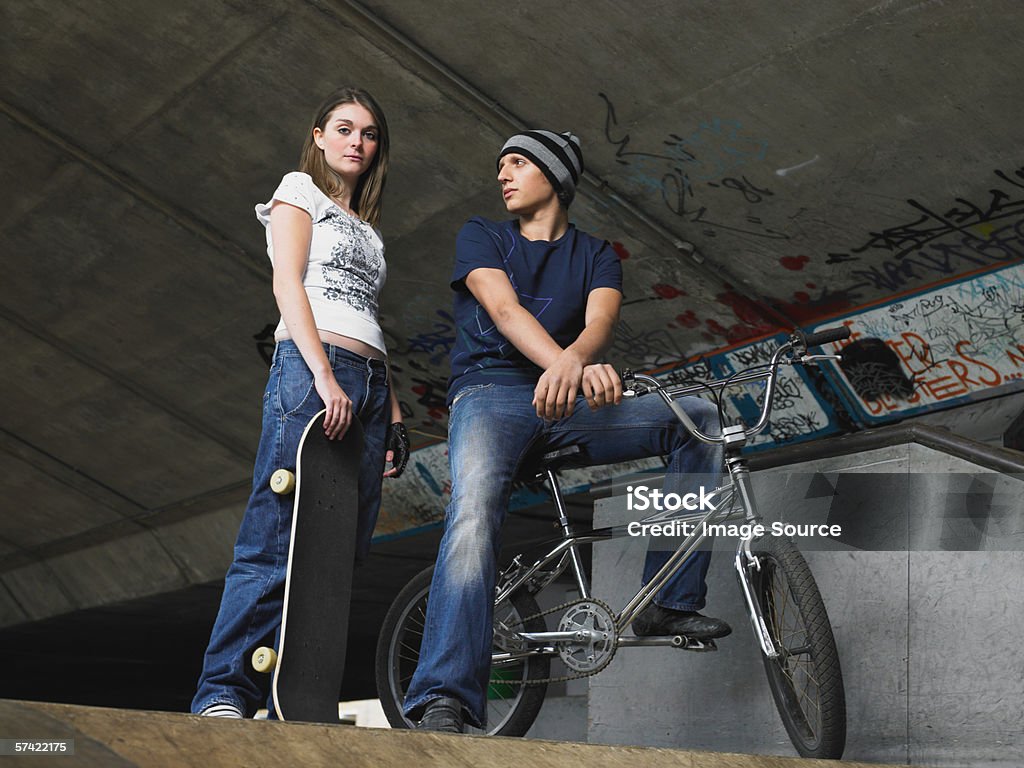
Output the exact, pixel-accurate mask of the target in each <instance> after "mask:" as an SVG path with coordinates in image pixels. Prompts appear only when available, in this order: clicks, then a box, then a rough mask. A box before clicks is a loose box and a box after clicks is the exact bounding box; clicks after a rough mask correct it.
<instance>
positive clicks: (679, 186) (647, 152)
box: [598, 93, 789, 240]
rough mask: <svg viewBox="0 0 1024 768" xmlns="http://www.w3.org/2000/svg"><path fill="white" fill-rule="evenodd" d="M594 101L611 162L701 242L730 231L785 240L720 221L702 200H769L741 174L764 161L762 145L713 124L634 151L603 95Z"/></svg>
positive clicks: (735, 127)
mask: <svg viewBox="0 0 1024 768" xmlns="http://www.w3.org/2000/svg"><path fill="white" fill-rule="evenodd" d="M598 96H599V97H600V99H601V100H602V101H603V102H604V105H605V120H604V136H605V140H606V141H607V142H608V143H609V144H611V145H612V146H614V147H615V161H616V162H617V163H619V164H621V165H627V166H629V167H630V179H631V180H632V181H633V183H635V184H637V185H638V186H640V187H641V188H644V189H647V190H649V191H653V192H655V193H656V194H658V195H660V197H661V199H662V202H663V203H664V204H665V207H666V208H668V210H669V211H671V212H672V213H673V214H675V215H676V216H678V217H680V218H682V219H685V220H686V221H687V222H689V223H691V224H695V225H698V226H700V227H701V228H702V230H701V231H702V232H703V233H704V235H705V236H706V237H716V236H717V235H718V233H719V232H720V231H729V232H736V233H739V234H743V235H747V236H753V237H758V238H764V239H768V240H788V239H789V235H787V234H785V233H783V232H780V231H778V230H776V229H773V228H772V227H771V226H770V225H769V224H766V223H765V222H764V221H762V219H761V218H760V217H758V216H754V215H747V216H746V217H745V218H744V220H743V221H723V220H719V219H718V218H717V217H716V216H715V214H714V213H713V212H712V211H711V210H710V208H709V205H710V203H708V202H707V200H706V199H705V198H706V196H707V195H708V194H710V193H709V190H712V191H716V192H721V193H723V194H730V195H740V196H742V198H743V200H744V201H745V202H746V203H748V204H750V205H756V204H758V203H761V202H764V201H765V200H767V199H769V198H771V197H772V196H773V195H774V192H772V190H771V189H770V188H768V186H767V185H766V184H764V183H763V182H760V181H759V180H757V179H756V178H755V179H751V178H749V177H748V173H747V171H746V170H745V167H746V166H747V165H752V164H755V163H757V162H759V161H761V160H763V159H764V158H765V156H766V154H767V152H768V143H767V142H766V141H765V140H763V139H761V138H758V137H756V136H752V135H750V134H749V133H747V131H746V130H745V128H744V127H743V125H742V124H741V123H740V122H739V121H737V120H728V119H720V118H713V119H711V120H707V121H705V122H702V123H701V124H700V125H699V126H698V127H697V129H696V130H695V131H692V132H690V133H688V134H685V135H684V134H678V133H668V134H666V135H665V136H664V137H662V139H661V140H660V142H659V144H658V145H657V146H656V147H654V148H649V147H639V146H637V145H636V143H635V142H634V141H633V136H632V134H630V133H629V132H628V131H624V130H623V129H622V128H621V127H620V126H619V120H618V117H617V115H616V112H615V105H614V104H613V103H612V100H611V99H610V98H609V97H608V96H607V95H606V94H604V93H599V94H598ZM702 201H703V202H702Z"/></svg>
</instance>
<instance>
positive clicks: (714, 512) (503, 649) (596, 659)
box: [376, 327, 850, 758]
mask: <svg viewBox="0 0 1024 768" xmlns="http://www.w3.org/2000/svg"><path fill="white" fill-rule="evenodd" d="M849 335H850V332H849V328H846V327H843V328H834V329H828V330H823V331H821V332H819V333H815V334H810V335H807V334H804V333H803V332H802V331H797V332H795V333H794V334H793V335H792V336H791V337H790V338H789V339H788V340H787V341H786V342H784V343H783V344H781V345H780V346H779V347H778V348H777V349H776V350H775V351H774V353H773V354H772V356H771V358H770V360H769V362H767V363H765V364H762V365H757V366H753V367H750V368H747V369H745V370H742V371H740V372H738V373H736V374H733V375H732V376H730V377H728V378H725V379H716V380H712V381H707V382H700V383H697V384H688V385H681V386H666V385H664V384H662V383H661V382H660V381H659V380H658V379H656V378H654V377H652V376H648V375H645V374H633V373H630V372H628V371H627V372H626V373H625V374H624V376H623V383H624V385H625V386H626V387H627V393H628V396H631V397H641V396H659V397H661V399H662V400H664V402H665V404H666V406H667V407H669V408H671V409H672V411H673V413H674V414H675V415H676V417H677V418H678V419H679V421H680V422H681V423H682V424H683V426H684V427H685V428H686V429H687V430H688V431H689V432H690V434H691V435H692V436H693V437H694V438H695V439H697V440H700V441H702V442H705V443H718V444H721V445H722V446H723V449H724V451H723V452H724V457H725V469H726V470H727V473H728V479H727V480H726V482H725V483H724V484H723V485H722V486H721V487H719V488H716V489H715V490H714V491H712V492H711V493H710V494H708V498H709V499H713V500H714V503H713V504H709V505H707V506H710V507H713V508H712V509H710V510H709V511H707V512H705V511H704V510H703V509H702V510H699V511H696V512H691V511H688V510H685V509H680V510H678V511H674V512H668V513H666V512H659V513H658V514H656V515H653V516H651V517H648V518H646V519H644V520H642V521H639V522H640V523H641V524H644V523H655V522H656V523H659V524H665V523H675V524H676V525H678V526H680V528H681V530H684V531H690V533H689V535H688V536H686V538H685V539H684V540H683V541H682V542H681V543H680V544H679V546H678V547H677V548H676V550H675V551H674V552H673V554H672V556H671V557H670V558H669V560H668V561H667V562H666V563H665V565H664V566H663V567H662V568H661V570H660V571H659V572H658V573H657V574H656V575H655V576H654V577H653V578H652V579H651V580H650V581H649V582H648V583H647V584H645V585H643V586H642V587H641V588H640V589H639V591H637V593H636V594H635V595H634V596H633V597H632V598H631V599H630V600H629V601H628V602H627V603H626V605H625V606H623V607H622V608H621V609H620V610H619V611H617V612H616V611H614V610H613V609H612V608H610V607H609V606H608V605H607V604H605V603H604V602H602V601H601V600H599V599H597V598H596V597H594V596H593V595H592V594H591V591H590V585H589V583H588V578H587V575H586V573H585V570H584V565H583V559H582V556H581V553H580V547H581V546H584V545H588V544H594V543H597V542H600V541H603V540H608V539H612V538H616V537H622V536H626V535H629V530H628V529H629V526H627V525H618V526H611V527H605V528H599V529H591V530H587V531H582V532H575V531H574V530H573V529H572V527H571V525H570V523H569V520H568V516H567V512H566V506H565V502H564V499H563V498H562V492H561V489H560V487H559V484H558V475H557V471H558V469H559V467H563V466H567V465H571V464H572V459H573V454H574V453H576V452H578V451H577V450H574V449H572V448H568V449H562V450H559V451H554V452H551V453H548V454H545V455H543V456H542V457H540V460H539V463H535V464H534V465H533V470H532V471H533V472H534V473H535V477H536V478H537V479H542V480H546V482H547V483H548V485H549V487H550V491H551V495H552V499H553V501H554V506H555V513H556V515H557V518H558V525H559V527H560V529H561V536H560V538H559V540H558V542H557V544H556V545H555V546H553V547H552V548H551V549H550V551H548V552H547V554H545V555H543V556H542V557H540V558H539V559H538V560H537V561H536V562H534V563H533V564H532V565H526V564H525V563H524V562H523V557H522V555H518V556H516V557H515V558H513V560H512V562H511V563H510V564H509V565H508V566H507V567H506V568H505V569H504V570H503V571H501V572H500V574H499V576H498V579H497V584H496V586H495V598H494V604H495V608H494V635H493V637H494V639H493V644H492V654H491V679H490V684H489V688H488V719H487V723H488V725H487V729H486V730H485V731H483V732H485V733H489V734H495V735H503V736H521V735H523V734H524V733H526V731H527V730H528V729H529V728H530V726H531V725H532V724H533V722H534V720H535V719H536V717H537V714H538V713H539V712H540V708H541V705H542V704H543V702H544V697H545V695H546V692H547V685H548V683H550V682H554V681H561V680H568V679H573V678H576V677H585V676H589V675H594V674H597V673H598V672H600V671H601V670H602V669H604V668H605V667H606V666H607V665H608V664H609V663H610V662H611V660H612V658H613V656H614V655H615V653H616V651H617V650H618V649H621V648H627V647H632V646H668V647H673V648H677V649H682V650H690V651H713V650H715V649H716V648H715V644H714V641H712V640H704V641H700V640H696V639H693V638H687V637H685V636H682V635H676V636H665V637H636V636H633V635H629V634H625V633H626V630H627V629H628V628H629V627H630V624H631V623H632V622H633V620H634V619H635V618H636V617H637V615H638V614H639V613H640V612H641V611H642V610H643V609H644V608H645V607H646V606H647V605H648V603H650V601H651V600H652V599H653V598H654V596H655V595H656V594H657V592H658V591H659V590H660V589H661V588H662V587H663V586H664V585H665V584H667V583H668V581H669V580H670V579H671V578H672V577H673V576H674V575H675V574H676V573H677V572H678V570H679V569H680V568H681V567H682V566H683V564H684V563H686V561H687V560H688V559H689V558H690V557H691V556H692V555H693V553H694V552H696V551H697V550H698V548H699V547H700V546H701V544H702V543H703V542H704V540H705V539H706V538H707V537H706V535H705V533H704V532H705V531H707V530H708V529H709V528H711V529H712V530H714V529H715V526H718V525H719V524H725V523H728V522H730V521H742V522H743V523H745V524H744V525H739V526H736V529H737V530H740V531H742V533H741V534H740V536H739V537H738V543H737V546H736V554H735V558H734V561H733V562H734V567H735V571H736V575H737V577H738V580H739V584H740V589H741V591H742V593H743V601H744V605H745V608H746V610H747V613H748V615H749V617H750V625H751V628H752V629H753V632H754V635H755V637H756V638H757V642H758V646H759V649H760V653H761V657H762V661H763V663H764V667H765V671H766V673H767V677H768V684H769V687H770V688H771V691H772V696H773V698H774V701H775V704H776V707H777V708H778V711H779V715H780V716H781V718H782V723H783V725H784V727H785V729H786V732H787V733H788V735H789V738H790V740H791V741H792V743H793V746H794V747H795V748H796V750H797V752H798V753H799V754H800V755H801V756H803V757H817V758H839V757H841V756H842V753H843V749H844V747H845V743H846V701H845V694H844V691H843V678H842V672H841V670H840V664H839V655H838V652H837V650H836V644H835V638H834V637H833V634H832V627H831V624H830V623H829V619H828V614H827V613H826V610H825V604H824V602H823V601H822V599H821V594H820V592H819V591H818V587H817V585H816V583H815V581H814V576H813V575H812V573H811V570H810V568H809V567H808V565H807V562H806V560H805V559H804V557H803V555H802V554H801V553H800V551H799V550H798V549H797V547H796V545H795V543H794V542H793V541H792V540H791V539H789V538H786V537H783V536H774V535H767V534H764V533H763V532H764V531H765V530H766V528H767V526H765V525H764V523H763V517H762V516H761V514H760V512H759V511H758V507H757V503H756V499H755V497H754V492H753V488H752V485H751V482H750V471H749V468H748V466H747V460H746V458H745V457H744V455H743V453H742V449H743V447H744V446H745V445H746V444H747V441H748V440H749V439H750V438H752V437H753V436H754V435H757V434H758V433H760V432H761V431H762V430H764V429H765V427H766V426H767V425H768V423H769V420H770V417H771V410H772V398H773V396H774V393H775V385H776V380H777V377H778V370H779V366H780V365H813V364H815V363H816V362H817V361H819V360H823V359H836V357H837V356H835V355H814V354H810V353H809V349H810V348H812V347H817V346H820V345H822V344H825V343H828V342H831V341H839V340H841V339H845V338H847V337H848V336H849ZM758 382H763V386H764V389H763V395H762V403H761V412H760V416H759V418H758V420H757V422H756V423H755V424H754V425H753V426H750V427H748V426H746V425H745V424H743V423H738V424H733V425H729V426H724V424H725V421H724V419H723V420H722V424H723V428H722V431H721V435H708V434H704V433H703V432H701V431H700V429H698V428H697V426H696V425H695V424H694V423H693V422H692V420H691V419H690V418H689V416H688V415H687V414H686V412H685V410H684V409H683V408H682V406H681V405H680V404H679V403H677V402H676V400H678V398H681V397H685V396H688V395H695V394H700V393H705V392H710V393H712V395H713V397H714V398H715V400H716V401H717V402H718V404H719V413H720V415H721V414H722V405H721V395H722V392H723V391H724V390H725V389H728V388H730V387H735V386H740V385H749V384H752V383H758ZM634 524H635V523H634ZM719 530H721V528H719ZM759 532H761V535H758V534H759ZM569 568H571V572H572V576H573V579H574V581H575V590H576V591H577V592H578V594H579V599H577V600H574V601H572V602H569V603H564V604H562V605H559V606H557V607H556V608H552V609H548V610H543V611H542V610H541V609H540V607H539V606H538V601H537V597H536V596H537V595H538V594H539V593H540V592H542V591H543V590H544V589H545V588H547V587H548V586H549V585H551V584H552V583H553V582H554V581H555V580H556V579H557V578H558V577H559V576H560V575H561V574H562V573H563V572H565V571H566V570H567V569H569ZM432 575H433V567H430V568H427V569H426V570H424V571H422V572H420V573H419V574H417V575H416V576H415V577H413V579H412V580H411V581H410V582H409V583H408V584H407V585H406V586H405V587H404V588H403V589H402V591H401V592H400V593H399V594H398V596H397V597H396V598H395V600H394V602H393V603H392V605H391V608H390V609H389V611H388V613H387V616H386V618H385V620H384V623H383V626H382V628H381V633H380V638H379V640H378V644H377V655H376V676H377V688H378V693H379V695H380V698H381V704H382V706H383V708H384V712H385V714H386V715H387V718H388V721H389V722H390V723H391V725H392V726H393V727H396V728H411V727H413V726H414V725H415V723H413V722H411V721H410V720H409V719H408V718H406V717H405V716H404V715H403V714H402V702H403V700H404V698H405V691H406V689H407V687H408V684H409V681H410V680H411V679H412V675H413V673H414V672H415V669H416V664H417V661H418V659H419V648H420V642H421V639H422V635H423V627H424V623H425V617H426V606H427V600H428V598H429V593H430V583H431V578H432ZM549 617H551V618H552V622H551V623H552V624H555V625H556V627H555V629H553V630H552V629H549V627H548V618H549ZM555 658H558V659H561V661H562V663H563V664H564V666H565V668H566V671H567V672H568V674H567V675H565V676H561V677H550V674H551V661H552V660H553V659H555Z"/></svg>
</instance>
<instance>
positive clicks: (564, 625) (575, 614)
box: [558, 598, 619, 676]
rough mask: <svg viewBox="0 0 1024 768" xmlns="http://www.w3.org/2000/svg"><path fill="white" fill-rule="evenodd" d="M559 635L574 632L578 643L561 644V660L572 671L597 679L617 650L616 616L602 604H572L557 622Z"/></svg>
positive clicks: (589, 599) (589, 601)
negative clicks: (596, 675)
mask: <svg viewBox="0 0 1024 768" xmlns="http://www.w3.org/2000/svg"><path fill="white" fill-rule="evenodd" d="M558 631H559V632H575V633H576V634H577V635H578V637H577V639H575V640H570V641H566V640H561V641H559V642H558V656H559V658H561V659H562V662H563V663H564V664H565V666H566V667H568V668H569V669H570V670H571V671H573V672H575V673H577V674H579V675H581V676H587V675H594V674H597V673H598V672H600V671H601V670H602V669H604V668H605V667H607V666H608V664H610V663H611V660H612V658H613V657H614V656H615V651H616V649H617V648H618V644H619V636H618V632H617V631H616V629H615V615H614V614H613V613H612V611H611V609H610V608H609V607H608V606H607V605H606V604H604V603H602V602H601V601H600V600H595V599H593V598H587V599H584V600H577V601H575V602H572V603H569V604H568V606H567V607H566V609H565V612H564V613H563V614H562V618H561V619H560V620H559V622H558Z"/></svg>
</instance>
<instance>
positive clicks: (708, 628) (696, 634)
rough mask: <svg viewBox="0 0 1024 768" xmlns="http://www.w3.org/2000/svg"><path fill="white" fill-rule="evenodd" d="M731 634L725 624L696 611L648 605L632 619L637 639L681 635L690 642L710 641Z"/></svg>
mask: <svg viewBox="0 0 1024 768" xmlns="http://www.w3.org/2000/svg"><path fill="white" fill-rule="evenodd" d="M730 632H732V627H730V626H729V625H728V624H727V623H726V622H724V621H722V620H721V619H715V618H712V617H710V616H702V615H701V614H699V613H697V612H696V611H674V610H671V609H669V608H662V607H661V606H660V605H655V604H654V603H650V604H649V605H648V606H647V607H646V608H644V609H643V610H642V611H641V612H640V615H639V616H637V617H636V618H635V619H633V634H634V635H636V636H637V637H663V636H665V635H683V636H685V637H688V638H690V639H692V640H711V639H713V638H716V637H725V636H726V635H728V634H729V633H730Z"/></svg>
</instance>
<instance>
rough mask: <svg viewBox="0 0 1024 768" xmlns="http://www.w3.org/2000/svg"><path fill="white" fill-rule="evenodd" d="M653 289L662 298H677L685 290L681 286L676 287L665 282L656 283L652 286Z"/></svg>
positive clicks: (684, 292) (683, 294)
mask: <svg viewBox="0 0 1024 768" xmlns="http://www.w3.org/2000/svg"><path fill="white" fill-rule="evenodd" d="M653 290H654V292H655V293H656V294H658V295H659V296H661V298H663V299H677V298H679V297H680V296H685V295H686V291H684V290H682V289H681V288H676V287H675V286H674V285H668V284H666V283H658V284H657V285H655V286H654V287H653Z"/></svg>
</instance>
